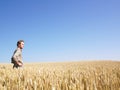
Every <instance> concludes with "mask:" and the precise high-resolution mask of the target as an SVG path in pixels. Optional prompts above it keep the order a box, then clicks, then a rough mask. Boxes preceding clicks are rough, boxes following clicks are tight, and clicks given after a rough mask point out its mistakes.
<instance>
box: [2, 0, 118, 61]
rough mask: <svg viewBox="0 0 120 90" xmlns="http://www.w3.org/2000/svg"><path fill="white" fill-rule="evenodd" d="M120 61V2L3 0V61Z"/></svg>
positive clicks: (102, 0) (115, 0)
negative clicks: (19, 45) (18, 53)
mask: <svg viewBox="0 0 120 90" xmlns="http://www.w3.org/2000/svg"><path fill="white" fill-rule="evenodd" d="M19 39H23V40H24V41H25V47H24V49H23V60H24V62H56V61H83V60H120V0H0V42H1V43H0V62H10V58H11V56H12V54H13V51H14V50H15V49H16V42H17V41H18V40H19Z"/></svg>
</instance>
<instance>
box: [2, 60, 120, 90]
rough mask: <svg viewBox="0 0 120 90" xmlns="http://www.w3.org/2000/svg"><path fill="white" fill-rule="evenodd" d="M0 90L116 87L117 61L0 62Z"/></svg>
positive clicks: (119, 65)
mask: <svg viewBox="0 0 120 90" xmlns="http://www.w3.org/2000/svg"><path fill="white" fill-rule="evenodd" d="M0 90H120V62H119V61H116V62H113V61H84V62H61V63H31V64H24V67H23V68H20V69H12V64H0Z"/></svg>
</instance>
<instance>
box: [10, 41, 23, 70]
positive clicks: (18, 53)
mask: <svg viewBox="0 0 120 90" xmlns="http://www.w3.org/2000/svg"><path fill="white" fill-rule="evenodd" d="M23 47H24V41H23V40H19V41H18V42H17V49H16V50H15V51H14V53H13V56H12V58H11V63H13V64H14V65H13V69H14V68H18V67H22V66H23V62H22V49H23Z"/></svg>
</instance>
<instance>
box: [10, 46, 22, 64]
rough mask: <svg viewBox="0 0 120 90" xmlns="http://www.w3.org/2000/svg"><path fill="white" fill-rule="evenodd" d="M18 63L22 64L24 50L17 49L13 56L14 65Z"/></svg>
mask: <svg viewBox="0 0 120 90" xmlns="http://www.w3.org/2000/svg"><path fill="white" fill-rule="evenodd" d="M16 61H21V62H22V49H20V48H17V49H16V50H15V51H14V53H13V56H12V63H14V62H16Z"/></svg>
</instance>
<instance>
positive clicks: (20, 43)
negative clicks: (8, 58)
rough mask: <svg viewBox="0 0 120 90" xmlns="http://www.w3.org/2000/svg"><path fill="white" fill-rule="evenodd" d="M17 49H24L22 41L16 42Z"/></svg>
mask: <svg viewBox="0 0 120 90" xmlns="http://www.w3.org/2000/svg"><path fill="white" fill-rule="evenodd" d="M17 47H19V48H20V49H23V47H24V41H23V40H19V41H18V42H17Z"/></svg>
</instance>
